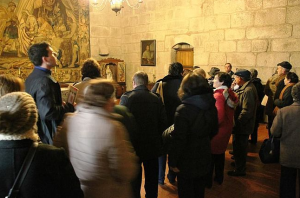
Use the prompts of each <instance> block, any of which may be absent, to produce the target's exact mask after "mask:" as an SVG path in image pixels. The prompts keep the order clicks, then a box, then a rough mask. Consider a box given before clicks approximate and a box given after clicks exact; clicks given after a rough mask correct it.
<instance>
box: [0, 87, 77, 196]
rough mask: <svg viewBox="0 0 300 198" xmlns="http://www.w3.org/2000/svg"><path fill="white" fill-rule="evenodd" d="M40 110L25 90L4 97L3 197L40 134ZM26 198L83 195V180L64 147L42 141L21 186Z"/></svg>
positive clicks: (0, 112) (0, 138) (0, 100)
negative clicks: (37, 124) (38, 125)
mask: <svg viewBox="0 0 300 198" xmlns="http://www.w3.org/2000/svg"><path fill="white" fill-rule="evenodd" d="M37 118H38V115H37V109H36V105H35V102H34V100H33V98H32V97H31V96H30V95H29V94H27V93H25V92H13V93H8V94H6V95H4V96H1V97H0V161H1V163H0V197H5V196H7V195H8V193H9V190H10V189H11V187H12V186H13V183H14V181H15V179H16V176H17V174H18V172H19V170H20V168H21V166H22V164H23V161H24V159H25V157H26V155H27V153H28V151H29V148H30V147H31V145H32V144H33V142H35V141H37V140H38V139H39V137H38V135H37V126H36V123H37ZM18 197H22V198H27V197H30V198H35V197H36V198H38V197H43V198H54V197H55V198H60V197H61V198H66V197H72V198H82V197H83V192H82V190H81V189H80V183H79V180H78V178H77V176H76V174H75V172H74V169H73V167H72V165H71V163H70V161H69V159H68V157H67V155H66V154H65V151H64V150H63V149H61V148H56V147H54V146H51V145H46V144H39V146H38V147H37V150H36V153H35V156H34V158H33V160H32V163H31V165H30V168H29V170H28V172H27V175H26V177H25V179H24V181H23V183H22V185H21V187H20V191H19V193H18Z"/></svg>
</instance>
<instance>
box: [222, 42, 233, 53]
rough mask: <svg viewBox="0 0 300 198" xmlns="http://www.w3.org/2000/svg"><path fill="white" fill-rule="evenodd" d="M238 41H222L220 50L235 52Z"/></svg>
mask: <svg viewBox="0 0 300 198" xmlns="http://www.w3.org/2000/svg"><path fill="white" fill-rule="evenodd" d="M235 51H236V42H235V41H220V43H219V52H235Z"/></svg>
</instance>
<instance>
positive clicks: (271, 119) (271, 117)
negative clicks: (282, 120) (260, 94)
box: [268, 115, 274, 137]
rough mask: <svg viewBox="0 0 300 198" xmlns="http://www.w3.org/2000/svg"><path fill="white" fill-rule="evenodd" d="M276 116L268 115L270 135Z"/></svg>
mask: <svg viewBox="0 0 300 198" xmlns="http://www.w3.org/2000/svg"><path fill="white" fill-rule="evenodd" d="M273 120H274V116H273V115H268V132H269V137H271V131H270V130H271V127H272V124H273Z"/></svg>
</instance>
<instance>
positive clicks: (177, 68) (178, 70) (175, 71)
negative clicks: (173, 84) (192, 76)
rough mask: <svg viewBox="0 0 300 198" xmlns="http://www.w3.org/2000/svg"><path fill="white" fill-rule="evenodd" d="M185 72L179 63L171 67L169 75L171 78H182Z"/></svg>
mask: <svg viewBox="0 0 300 198" xmlns="http://www.w3.org/2000/svg"><path fill="white" fill-rule="evenodd" d="M182 72H183V66H182V64H181V63H179V62H175V63H172V64H171V65H170V66H169V75H171V76H181V74H182Z"/></svg>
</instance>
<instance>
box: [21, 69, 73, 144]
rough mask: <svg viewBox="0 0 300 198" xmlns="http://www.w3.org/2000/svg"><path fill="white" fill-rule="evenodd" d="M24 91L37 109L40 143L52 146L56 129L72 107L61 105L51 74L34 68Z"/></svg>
mask: <svg viewBox="0 0 300 198" xmlns="http://www.w3.org/2000/svg"><path fill="white" fill-rule="evenodd" d="M25 91H26V92H27V93H29V94H30V95H31V96H32V97H33V99H34V101H35V103H36V105H37V108H38V113H39V121H38V134H39V136H40V138H41V141H42V142H43V143H46V144H52V143H53V142H52V138H53V136H54V134H55V132H56V127H57V126H58V125H59V123H60V122H61V121H62V119H63V116H64V114H65V113H66V112H73V111H74V107H73V105H71V104H69V103H67V104H66V105H62V98H61V90H60V86H59V83H58V82H57V81H56V80H55V79H54V78H53V77H52V76H51V72H50V70H49V71H43V70H40V69H37V68H35V69H34V70H33V71H32V73H31V74H30V75H29V76H28V78H27V79H26V81H25Z"/></svg>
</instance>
